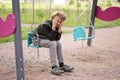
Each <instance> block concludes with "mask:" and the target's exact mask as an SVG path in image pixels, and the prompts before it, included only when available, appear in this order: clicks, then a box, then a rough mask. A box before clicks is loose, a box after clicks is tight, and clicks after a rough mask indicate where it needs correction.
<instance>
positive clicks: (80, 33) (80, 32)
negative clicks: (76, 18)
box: [73, 26, 95, 41]
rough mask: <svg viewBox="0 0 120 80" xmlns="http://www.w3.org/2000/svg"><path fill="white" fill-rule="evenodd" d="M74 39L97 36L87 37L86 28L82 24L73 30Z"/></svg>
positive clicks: (86, 38)
mask: <svg viewBox="0 0 120 80" xmlns="http://www.w3.org/2000/svg"><path fill="white" fill-rule="evenodd" d="M73 37H74V41H78V40H88V39H92V38H95V36H91V37H86V33H85V29H84V27H82V26H76V27H75V28H74V30H73Z"/></svg>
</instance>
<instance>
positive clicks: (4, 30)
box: [0, 14, 16, 37]
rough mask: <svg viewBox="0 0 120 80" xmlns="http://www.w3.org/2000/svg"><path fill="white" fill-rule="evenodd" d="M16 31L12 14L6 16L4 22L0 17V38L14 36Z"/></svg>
mask: <svg viewBox="0 0 120 80" xmlns="http://www.w3.org/2000/svg"><path fill="white" fill-rule="evenodd" d="M15 30H16V18H15V15H14V14H8V15H7V18H6V20H3V18H2V17H0V37H7V36H10V35H12V34H14V32H15Z"/></svg>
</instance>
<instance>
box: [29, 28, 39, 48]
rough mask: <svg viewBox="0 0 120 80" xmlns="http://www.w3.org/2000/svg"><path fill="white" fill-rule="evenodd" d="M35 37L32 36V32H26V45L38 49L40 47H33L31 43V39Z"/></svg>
mask: <svg viewBox="0 0 120 80" xmlns="http://www.w3.org/2000/svg"><path fill="white" fill-rule="evenodd" d="M34 37H36V36H35V35H33V30H30V31H29V32H28V38H27V43H28V47H32V48H40V46H38V45H34V44H33V43H32V38H34Z"/></svg>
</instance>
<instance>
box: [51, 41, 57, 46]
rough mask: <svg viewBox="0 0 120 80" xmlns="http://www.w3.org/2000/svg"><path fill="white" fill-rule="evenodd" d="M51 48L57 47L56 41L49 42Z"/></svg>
mask: <svg viewBox="0 0 120 80" xmlns="http://www.w3.org/2000/svg"><path fill="white" fill-rule="evenodd" d="M51 46H57V43H56V41H51V42H50V43H49V47H51Z"/></svg>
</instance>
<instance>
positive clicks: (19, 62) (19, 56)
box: [12, 0, 24, 80]
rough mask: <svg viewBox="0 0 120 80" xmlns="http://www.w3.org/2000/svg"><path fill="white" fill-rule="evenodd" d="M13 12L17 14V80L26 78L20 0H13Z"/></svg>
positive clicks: (15, 42)
mask: <svg viewBox="0 0 120 80" xmlns="http://www.w3.org/2000/svg"><path fill="white" fill-rule="evenodd" d="M12 8H13V14H14V15H15V16H16V26H17V28H16V32H15V35H14V37H15V41H14V44H15V59H16V78H17V80H24V66H23V50H22V38H21V20H20V2H19V0H12Z"/></svg>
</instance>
